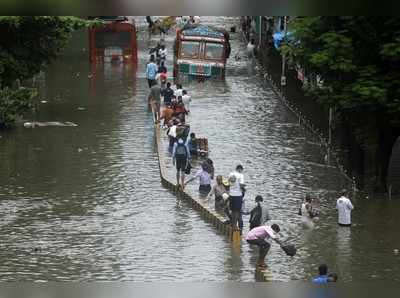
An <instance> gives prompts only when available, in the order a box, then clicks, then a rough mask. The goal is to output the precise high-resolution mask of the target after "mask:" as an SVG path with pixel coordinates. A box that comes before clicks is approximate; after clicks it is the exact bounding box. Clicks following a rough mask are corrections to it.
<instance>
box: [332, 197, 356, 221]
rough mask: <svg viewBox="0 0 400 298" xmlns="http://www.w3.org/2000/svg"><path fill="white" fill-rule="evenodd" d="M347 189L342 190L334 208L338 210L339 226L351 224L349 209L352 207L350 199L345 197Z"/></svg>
mask: <svg viewBox="0 0 400 298" xmlns="http://www.w3.org/2000/svg"><path fill="white" fill-rule="evenodd" d="M347 195H348V193H347V190H345V189H344V190H342V192H341V196H340V198H339V199H338V200H337V201H336V209H337V211H338V224H339V226H345V227H349V226H351V211H352V210H353V209H354V206H353V204H352V203H351V201H350V199H349V198H347Z"/></svg>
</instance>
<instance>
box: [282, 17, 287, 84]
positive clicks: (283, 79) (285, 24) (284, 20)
mask: <svg viewBox="0 0 400 298" xmlns="http://www.w3.org/2000/svg"><path fill="white" fill-rule="evenodd" d="M286 33H287V19H286V16H284V17H283V39H282V41H283V40H285V38H286ZM285 66H286V55H285V53H283V54H282V75H281V86H282V87H283V86H286V76H285Z"/></svg>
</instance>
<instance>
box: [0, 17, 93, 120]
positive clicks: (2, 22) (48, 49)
mask: <svg viewBox="0 0 400 298" xmlns="http://www.w3.org/2000/svg"><path fill="white" fill-rule="evenodd" d="M95 23H97V21H87V20H83V19H80V18H77V17H54V16H1V17H0V32H1V34H0V88H1V89H0V127H4V126H10V125H11V124H12V123H13V121H14V120H15V119H16V117H17V116H18V115H19V114H21V113H22V112H23V111H24V110H26V109H28V108H29V107H30V101H31V100H32V98H33V96H34V94H35V93H36V92H35V90H32V89H26V88H25V89H24V90H18V89H15V88H12V87H13V85H14V83H15V81H16V80H17V79H19V80H21V81H22V80H25V79H29V78H31V77H33V76H34V75H35V74H37V73H38V72H39V71H40V70H41V68H42V67H43V66H44V65H46V64H48V63H49V62H50V61H52V59H54V58H55V57H57V55H58V54H59V53H60V51H61V50H62V49H63V48H64V46H65V45H66V44H67V43H68V41H69V39H70V37H71V34H72V32H73V31H74V30H76V29H79V28H82V27H85V26H89V25H92V24H95Z"/></svg>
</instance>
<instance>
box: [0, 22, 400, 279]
mask: <svg viewBox="0 0 400 298" xmlns="http://www.w3.org/2000/svg"><path fill="white" fill-rule="evenodd" d="M139 21H140V22H143V18H141V19H140V20H139ZM206 21H207V22H208V23H214V24H218V25H225V26H226V27H227V28H229V26H230V25H229V24H232V23H235V22H236V20H235V19H234V18H208V19H207V20H206ZM86 37H87V35H86V34H85V33H83V34H81V35H79V36H78V35H77V36H76V38H75V40H74V41H73V45H72V46H71V49H69V50H68V51H67V55H65V56H64V57H62V58H61V59H59V61H57V62H56V63H55V64H54V65H53V66H51V67H50V68H49V70H48V71H47V72H46V75H45V76H44V77H43V79H42V81H41V82H40V84H41V86H42V87H41V92H42V99H44V100H46V101H48V102H47V103H38V104H39V106H40V111H39V112H38V114H37V115H36V116H32V117H34V118H35V119H34V120H38V121H72V122H74V123H77V124H78V127H44V128H35V129H25V128H17V129H15V130H13V131H9V132H1V134H0V135H1V136H2V137H1V139H0V144H1V150H0V181H1V185H0V205H1V208H0V245H1V246H0V280H2V281H19V280H36V281H38V280H79V281H90V280H134V281H143V280H152V281H156V280H170V281H224V280H234V281H253V280H254V263H255V259H256V253H255V252H256V251H255V250H253V249H250V248H249V247H248V246H247V245H246V244H245V243H243V245H242V248H241V250H240V251H237V250H234V249H232V248H231V245H230V243H229V242H228V241H227V239H226V238H225V237H224V236H222V235H219V234H218V233H217V232H216V231H215V230H214V229H213V227H211V226H210V225H208V224H206V223H204V221H203V220H202V219H201V218H200V217H199V215H198V214H197V213H196V212H195V211H193V210H191V208H190V207H189V206H187V205H186V204H185V203H184V202H181V201H179V200H177V199H176V197H175V196H174V195H173V194H171V193H169V192H168V191H167V190H165V189H164V188H163V187H162V186H161V184H160V178H159V172H158V164H157V155H156V152H155V146H154V133H153V126H152V119H151V115H150V114H149V113H148V109H147V102H146V99H145V98H146V96H147V92H148V88H147V82H146V80H145V79H144V73H143V71H144V62H145V61H146V59H147V50H146V49H147V46H148V43H147V41H146V40H147V36H146V35H145V34H143V32H142V31H141V32H140V33H139V39H140V40H139V45H140V47H141V51H140V53H139V60H140V64H139V66H138V70H137V72H135V70H134V69H133V68H132V67H129V66H125V67H124V66H116V65H108V66H104V67H98V68H97V70H96V72H95V74H96V76H95V80H93V79H92V80H90V79H89V78H88V75H89V74H90V67H89V64H88V58H87V52H86V51H85V50H83V48H85V47H86V43H87V41H86ZM232 38H233V41H232V56H234V54H236V53H237V52H239V53H243V51H244V47H245V45H244V44H243V43H242V42H241V41H240V40H239V39H238V35H233V36H232ZM154 41H155V40H153V41H151V42H154ZM166 41H167V43H168V49H169V51H170V54H171V53H172V41H173V36H172V35H169V36H168V37H167V38H166ZM169 60H170V61H169V63H168V64H169V66H171V65H172V63H171V61H172V57H171V55H170V56H169ZM184 87H185V88H187V89H188V90H189V91H190V93H191V95H192V97H193V103H192V105H191V109H192V116H191V117H190V122H191V125H192V128H193V130H194V131H195V132H196V133H198V135H203V136H207V137H208V139H209V143H210V149H211V158H212V159H213V160H214V161H215V165H216V172H217V174H220V173H221V174H225V175H226V174H228V173H229V172H230V171H231V170H232V169H233V167H234V166H235V165H236V164H237V163H239V162H240V163H242V164H243V165H244V167H245V177H246V180H247V182H248V189H249V192H248V194H247V195H246V198H247V202H250V201H251V200H252V198H253V197H254V196H255V195H256V194H262V195H263V196H264V198H266V201H267V204H268V206H269V207H270V209H271V214H272V216H273V217H274V219H275V220H277V221H279V222H280V223H281V225H282V226H283V227H284V234H285V235H286V236H288V237H290V239H294V240H293V241H294V242H295V243H296V244H298V245H299V247H300V250H299V254H298V256H297V257H295V258H293V259H290V258H288V257H284V256H283V254H282V252H281V251H280V250H279V248H277V247H273V248H272V250H271V252H270V255H269V256H268V263H269V264H270V270H271V272H272V275H273V277H274V279H275V280H285V281H287V280H290V279H301V280H307V279H309V278H310V277H311V276H312V275H314V274H315V271H316V267H317V266H318V264H319V263H321V262H326V263H328V264H329V265H330V266H331V267H332V270H333V271H335V272H337V273H338V274H339V277H340V279H341V280H345V281H350V280H353V281H361V280H363V281H364V280H369V279H389V280H392V279H395V280H399V279H400V269H399V268H400V266H399V262H400V255H395V254H394V253H393V250H394V249H396V248H398V249H400V240H399V239H398V237H397V235H398V233H397V229H396V228H397V226H398V224H399V219H398V216H397V214H398V213H399V212H400V202H397V201H383V200H366V199H362V198H360V199H357V200H355V207H356V209H355V211H354V214H353V221H354V223H355V225H354V226H353V227H352V228H351V229H339V228H337V226H336V224H335V219H336V213H335V210H334V208H333V207H334V205H335V198H336V194H337V190H339V189H340V188H342V187H343V186H345V185H346V184H347V183H346V181H345V180H344V178H343V177H342V175H341V174H340V173H339V171H338V170H337V169H336V168H334V167H330V166H328V167H327V166H326V165H325V164H324V155H325V152H324V151H323V150H322V149H321V147H320V146H319V144H318V141H317V139H316V138H314V137H313V136H312V135H310V134H309V133H308V132H307V131H305V130H304V129H303V128H302V127H299V126H298V123H297V119H296V118H295V117H294V116H293V115H292V114H291V112H290V111H288V110H287V109H286V108H285V107H284V106H283V105H282V104H281V102H280V101H279V100H278V99H277V98H276V96H275V95H274V93H273V92H272V91H271V90H270V88H269V86H268V85H267V84H266V83H265V82H263V80H262V77H261V74H259V73H258V71H257V70H255V65H254V64H252V63H251V62H249V61H247V60H246V59H245V58H243V59H241V60H240V61H235V60H234V59H230V61H229V65H228V70H227V74H226V78H225V80H223V81H206V82H204V83H199V82H197V81H184ZM29 120H32V119H29ZM192 187H196V186H195V183H194V185H193V186H192ZM307 191H311V192H312V193H314V194H319V195H320V196H321V200H322V205H323V216H322V219H321V222H320V223H319V224H318V225H317V227H316V229H315V230H313V231H312V232H305V231H303V230H302V229H301V228H300V227H299V225H298V224H299V222H300V219H299V217H298V216H297V215H296V214H297V208H298V204H299V200H300V198H301V197H302V196H303V195H304V194H305V192H307ZM247 220H248V218H247V217H245V223H246V222H247Z"/></svg>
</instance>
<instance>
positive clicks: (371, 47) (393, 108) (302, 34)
mask: <svg viewBox="0 0 400 298" xmlns="http://www.w3.org/2000/svg"><path fill="white" fill-rule="evenodd" d="M289 30H291V31H292V32H293V37H294V38H293V39H292V40H291V41H288V42H287V43H286V45H284V46H283V47H282V51H284V52H285V53H286V54H287V55H289V56H290V57H292V59H293V60H294V61H296V62H298V63H299V64H301V65H302V66H303V67H304V68H305V69H306V71H307V73H314V74H317V75H319V76H320V77H321V78H322V81H323V84H322V86H319V87H317V88H314V89H312V90H309V91H310V92H311V93H312V94H314V95H315V96H317V97H318V98H319V99H320V100H321V102H322V103H324V104H326V105H329V106H331V105H334V106H336V107H337V108H339V109H342V110H348V109H350V110H355V111H361V110H368V111H376V110H380V111H383V112H384V113H388V114H391V115H392V116H393V114H397V115H399V114H400V71H399V70H400V18H398V17H366V16H355V17H299V18H295V19H293V20H291V22H290V24H289Z"/></svg>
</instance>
